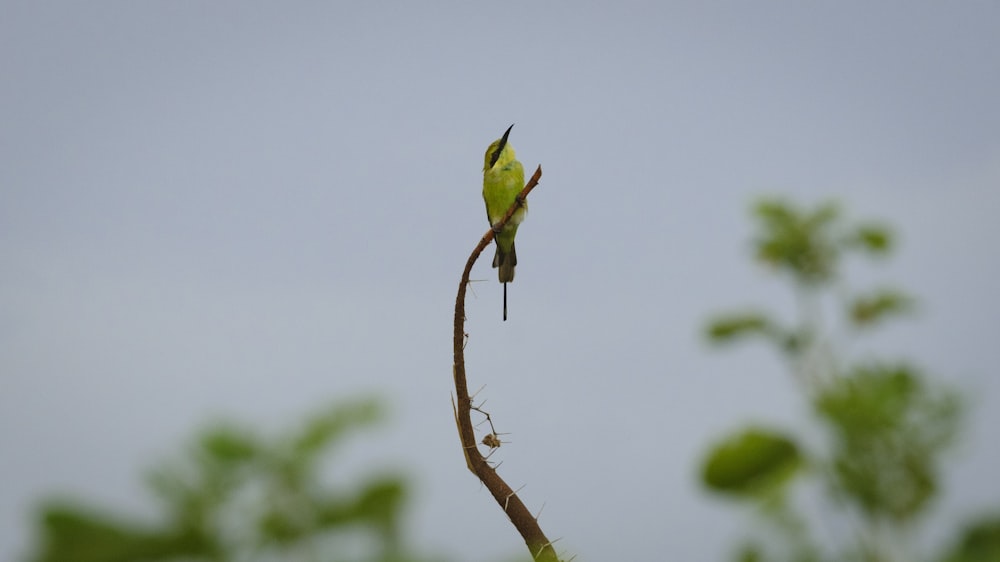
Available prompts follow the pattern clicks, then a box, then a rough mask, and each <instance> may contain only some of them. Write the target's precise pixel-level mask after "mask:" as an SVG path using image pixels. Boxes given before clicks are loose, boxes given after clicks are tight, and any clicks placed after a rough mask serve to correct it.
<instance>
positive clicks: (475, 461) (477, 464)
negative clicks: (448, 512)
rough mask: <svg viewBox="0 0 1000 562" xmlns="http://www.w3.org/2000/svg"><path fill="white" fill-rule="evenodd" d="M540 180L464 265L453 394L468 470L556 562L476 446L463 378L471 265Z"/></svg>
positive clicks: (535, 549)
mask: <svg viewBox="0 0 1000 562" xmlns="http://www.w3.org/2000/svg"><path fill="white" fill-rule="evenodd" d="M541 177H542V167H541V166H539V167H538V169H537V170H535V173H534V174H533V175H532V176H531V179H530V180H528V183H527V184H526V185H525V186H524V189H522V190H521V193H519V194H518V196H517V199H516V200H515V202H514V204H513V205H511V206H510V208H509V209H507V212H506V213H505V214H504V216H503V218H502V219H500V221H499V222H497V223H496V224H495V225H494V226H493V228H491V229H490V230H489V231H488V232H487V233H486V234H485V235H483V238H482V239H481V240H480V241H479V244H477V245H476V248H475V249H474V250H472V255H470V256H469V259H468V260H467V261H466V262H465V269H464V270H463V271H462V282H461V283H460V284H459V286H458V296H457V297H456V298H455V333H454V341H453V342H452V343H453V346H454V366H453V368H454V375H455V393H456V395H457V397H458V399H457V401H458V403H457V405H455V421H456V423H457V424H458V434H459V437H460V438H461V440H462V450H463V451H464V453H465V461H466V464H467V465H468V467H469V470H471V471H472V473H473V474H475V475H476V477H477V478H479V480H480V481H481V482H482V483H483V485H484V486H486V489H487V490H489V491H490V493H491V494H493V498H494V499H495V500H496V501H497V503H498V504H499V505H500V508H501V509H503V510H504V512H506V513H507V516H508V517H510V521H511V523H513V524H514V527H515V528H516V529H517V532H518V533H520V534H521V537H522V538H524V542H525V544H526V545H527V546H528V551H529V552H531V556H532V557H533V558H534V559H535V560H538V561H545V562H559V557H558V556H557V555H556V551H555V549H554V548H552V542H551V541H549V539H548V538H546V537H545V533H543V532H542V529H541V527H539V526H538V521H537V520H536V519H535V516H534V515H532V514H531V512H530V511H528V508H527V507H525V505H524V503H523V502H522V501H521V499H520V498H519V497H518V496H517V493H516V492H515V491H514V490H513V489H512V488H511V487H510V486H509V485H508V484H507V483H506V482H504V480H503V478H501V477H500V475H499V474H497V472H496V470H494V469H493V467H492V466H490V464H489V463H488V462H487V461H486V459H485V458H484V457H483V455H482V453H480V452H479V447H478V446H477V444H476V436H475V432H474V430H473V427H472V413H471V410H472V398H471V397H470V396H469V386H468V383H467V382H466V379H465V351H464V347H465V345H464V344H465V329H464V328H465V289H466V287H467V286H468V284H469V275H470V274H471V272H472V266H473V264H475V263H476V260H477V259H479V256H480V254H482V253H483V250H485V249H486V246H487V245H489V243H490V242H492V241H493V237H494V232H495V231H497V230H500V229H501V228H503V226H504V225H505V224H507V221H509V220H510V217H511V216H512V215H513V214H514V212H515V211H517V209H518V208H520V207H522V206H523V205H524V201H525V199H526V198H527V196H528V193H530V192H531V190H532V189H534V188H535V186H536V185H538V180H539V179H540V178H541Z"/></svg>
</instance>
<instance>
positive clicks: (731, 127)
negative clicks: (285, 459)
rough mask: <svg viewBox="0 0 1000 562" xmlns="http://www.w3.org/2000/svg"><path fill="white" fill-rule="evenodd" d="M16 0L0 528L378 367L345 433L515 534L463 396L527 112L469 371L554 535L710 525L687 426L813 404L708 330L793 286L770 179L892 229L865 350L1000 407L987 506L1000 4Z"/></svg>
mask: <svg viewBox="0 0 1000 562" xmlns="http://www.w3.org/2000/svg"><path fill="white" fill-rule="evenodd" d="M2 11H3V15H2V17H0V80H2V88H0V258H2V264H3V266H2V267H3V271H2V274H0V383H2V392H0V451H2V457H0V482H2V483H3V486H2V487H0V557H3V558H10V557H12V556H13V555H14V554H16V553H19V552H21V551H23V549H24V548H25V547H26V546H27V544H28V542H29V539H28V531H29V527H28V524H27V519H26V514H27V510H28V509H29V507H30V506H31V505H33V502H34V501H35V500H36V499H38V498H39V497H40V496H41V495H42V494H44V493H47V492H53V491H67V492H71V493H73V494H76V495H78V496H80V497H82V498H86V499H88V500H93V501H96V502H100V503H103V504H111V505H114V506H118V507H120V508H121V509H122V510H131V511H134V512H138V513H148V512H149V510H150V500H149V498H148V496H147V495H146V494H145V492H144V490H143V488H142V482H141V478H140V471H141V470H142V469H144V468H148V467H149V466H151V465H153V464H155V463H156V462H157V461H158V460H162V459H164V458H167V457H168V456H170V455H171V454H174V453H175V452H176V451H177V449H178V448H179V446H180V445H181V444H182V443H183V442H184V439H185V438H186V437H187V436H189V435H190V434H191V432H192V431H193V430H194V429H195V428H197V427H199V426H201V425H202V424H203V423H204V422H206V421H207V420H209V419H213V418H216V417H219V416H236V417H239V418H241V419H246V420H251V421H253V422H254V423H256V424H258V425H260V426H262V427H267V426H275V427H278V426H280V425H281V424H285V423H288V422H290V421H292V420H296V419H298V418H299V416H300V415H301V414H303V413H304V412H305V411H306V410H307V409H309V408H315V407H318V406H320V405H322V404H325V403H326V402H327V401H328V400H329V399H332V398H335V397H349V396H353V395H356V393H358V392H363V391H374V392H376V393H378V394H379V395H381V396H384V397H386V398H387V399H388V400H389V401H390V404H391V407H392V410H393V413H394V415H393V420H392V424H391V426H390V427H389V428H387V429H386V430H385V431H384V432H382V433H381V434H379V435H378V436H377V437H374V438H372V439H370V441H368V442H365V443H358V444H357V447H356V448H355V453H356V454H355V455H354V456H352V457H351V459H350V460H351V463H352V465H355V466H367V465H369V464H370V463H377V462H381V461H384V460H391V461H392V462H394V463H397V464H399V465H401V466H404V467H406V468H407V469H409V470H411V471H412V473H413V474H414V476H415V478H416V481H415V486H416V492H417V495H416V498H415V504H414V506H413V510H412V521H413V522H414V527H413V529H412V532H413V534H414V536H416V537H418V541H419V543H420V544H421V545H424V546H426V547H428V548H429V549H432V550H437V551H443V552H446V553H449V554H450V555H452V556H453V557H454V559H456V560H474V561H475V560H482V561H490V560H498V559H501V558H503V557H505V556H507V555H510V554H521V553H522V550H523V544H522V543H521V541H520V539H519V538H518V537H517V536H516V535H515V533H514V531H513V529H512V528H511V527H510V525H509V523H508V522H507V521H506V518H505V517H504V516H503V514H502V513H501V512H500V511H499V509H498V508H497V507H496V506H495V505H494V504H493V501H492V499H491V498H490V497H489V495H488V493H487V492H486V491H485V490H483V489H481V487H480V486H479V485H478V483H477V482H476V481H475V480H474V478H473V477H472V476H471V475H470V474H469V473H468V472H467V471H466V469H465V466H464V463H463V460H462V456H461V452H460V449H459V444H458V437H457V435H456V432H455V429H454V422H453V419H452V413H451V406H450V403H449V394H450V392H451V382H452V377H451V347H450V346H451V332H450V330H451V314H452V305H453V299H454V294H455V289H456V284H457V281H458V278H459V274H460V272H461V267H462V265H463V263H464V261H465V259H466V257H467V255H468V252H469V251H470V250H471V249H472V247H473V246H474V245H475V243H476V241H477V240H478V238H479V236H480V235H481V234H482V233H483V232H484V231H485V229H486V227H487V225H486V217H485V212H484V209H483V204H482V200H481V195H480V186H481V179H482V176H481V168H482V154H483V151H484V150H485V148H486V146H487V145H488V144H489V142H490V141H492V140H493V139H495V138H497V137H498V136H499V135H500V134H501V133H502V132H503V130H504V129H505V128H506V127H507V126H508V125H509V124H510V123H516V126H515V127H514V130H513V132H512V134H511V143H512V144H513V146H514V147H515V148H516V150H517V153H518V156H519V158H520V159H521V161H522V162H524V165H525V167H526V168H528V169H529V170H532V169H534V167H535V166H536V165H537V164H542V166H543V168H544V171H545V175H544V177H543V180H542V184H541V185H540V187H539V188H538V189H537V190H536V191H535V192H534V194H533V195H532V199H531V212H530V214H529V215H528V218H527V220H526V221H525V223H524V224H523V226H522V228H521V230H520V233H519V236H518V258H519V261H520V264H519V266H518V277H517V282H516V283H514V284H513V285H512V286H511V287H510V301H511V302H510V320H509V321H508V322H506V323H502V322H500V287H499V285H497V284H496V283H495V282H494V281H493V280H495V272H494V271H493V270H491V269H490V268H489V267H488V266H489V260H488V258H487V259H486V260H484V261H481V262H480V264H479V265H478V266H477V268H476V270H475V272H474V276H475V277H478V278H482V279H489V280H490V281H491V282H488V283H479V284H476V285H475V287H474V289H475V296H474V297H473V298H471V300H470V302H469V311H468V312H469V321H468V324H467V330H468V332H469V333H470V336H471V337H470V341H469V345H468V349H467V354H468V361H469V363H468V368H469V374H470V386H472V387H473V388H477V387H479V386H480V385H482V384H486V385H487V387H486V390H485V391H484V392H483V394H482V395H481V396H483V397H486V398H488V400H489V402H488V404H489V408H490V410H491V411H492V413H493V415H494V421H495V422H496V423H498V424H499V427H498V429H499V430H501V431H508V432H512V436H511V437H510V439H511V440H512V441H513V442H512V443H511V444H510V445H508V446H505V447H504V448H503V450H502V451H501V453H499V455H500V457H502V459H503V460H504V465H503V468H502V470H501V473H502V474H503V475H504V476H505V477H506V478H508V480H509V481H510V482H511V483H512V484H513V485H514V486H515V487H516V486H519V485H521V484H527V486H526V487H525V488H524V490H523V493H522V495H523V498H524V499H525V501H526V502H527V503H528V505H530V506H534V507H535V508H539V507H541V505H542V503H543V502H544V503H545V510H544V513H543V516H542V523H543V527H544V528H545V529H546V531H547V533H548V534H549V535H550V536H551V537H563V538H562V541H561V542H560V545H561V546H562V547H563V549H564V550H565V551H566V552H569V553H575V554H578V558H577V560H580V561H588V560H593V561H597V560H656V559H664V558H670V559H675V560H712V559H720V558H721V557H723V556H724V555H725V554H726V553H727V552H728V551H729V549H730V548H731V546H732V542H733V541H734V540H735V539H736V538H737V537H738V536H739V535H740V529H741V528H742V527H743V523H745V521H746V520H745V519H744V518H742V517H741V515H740V513H739V512H737V511H736V510H733V509H730V506H728V505H727V504H726V503H724V502H722V501H719V500H717V499H714V498H710V497H707V496H705V495H704V494H703V493H701V492H700V491H699V489H698V488H697V486H696V480H695V472H696V468H697V464H698V460H699V458H700V456H701V454H702V453H703V451H704V450H705V448H706V447H707V445H708V442H709V440H711V439H713V438H716V437H719V436H720V435H722V434H724V433H725V432H726V431H728V430H730V429H733V428H735V427H738V426H739V425H740V424H741V423H744V422H746V421H751V420H753V421H762V422H770V423H774V424H788V425H792V424H797V423H799V422H800V420H801V419H802V417H803V407H802V405H801V401H800V399H799V397H798V396H797V395H796V394H795V392H794V388H793V386H792V384H791V382H790V381H789V379H788V377H787V375H786V374H785V372H784V371H783V370H782V369H781V368H780V365H779V363H778V362H777V361H776V360H775V358H774V357H773V356H772V355H771V354H769V353H767V352H766V351H765V350H763V349H757V348H753V347H741V348H739V349H736V350H733V351H730V352H727V353H721V354H715V353H711V352H710V351H709V350H708V349H707V347H706V346H705V345H704V344H703V342H702V341H701V340H700V337H699V333H700V328H701V326H702V324H703V321H704V319H705V317H706V316H707V315H708V314H710V313H712V312H715V311H718V310H722V309H727V308H731V307H732V306H739V305H744V304H752V303H764V304H767V305H769V306H772V307H775V308H779V309H781V310H784V311H788V310H789V309H790V306H791V299H790V297H789V296H788V294H787V292H786V291H784V288H783V287H781V286H780V285H779V282H778V281H777V280H776V279H774V278H773V277H772V276H770V275H769V274H767V273H765V272H762V271H759V270H756V269H754V268H753V266H751V264H750V262H749V259H748V235H749V233H750V223H749V219H748V217H747V207H748V204H749V202H751V201H752V200H753V199H754V197H756V196H759V195H761V194H764V193H781V194H787V195H788V196H790V197H793V198H795V199H796V200H799V201H802V202H807V203H813V202H817V201H820V200H822V199H824V198H826V197H830V196H837V197H839V198H841V199H842V200H843V201H844V202H845V204H847V205H848V208H849V209H850V210H851V211H852V212H853V213H854V215H855V216H858V217H877V218H882V219H884V220H886V221H888V222H889V223H891V224H893V225H895V226H896V227H897V228H898V232H899V234H900V236H901V244H900V248H899V252H898V254H897V257H896V258H895V259H894V260H892V261H891V262H889V263H888V264H886V265H884V266H878V267H875V268H871V269H862V268H858V271H859V277H857V278H856V281H857V283H858V284H861V283H862V282H865V283H867V282H895V283H898V284H901V285H903V286H905V287H906V288H907V289H909V290H910V291H911V292H913V293H914V294H915V295H917V296H918V297H919V298H920V300H921V302H922V306H921V308H920V312H919V314H918V315H917V316H916V317H915V318H914V319H912V320H911V321H908V322H905V323H901V324H897V325H895V326H891V327H889V328H887V329H886V330H885V331H884V332H883V333H882V334H881V335H880V336H878V337H877V338H875V341H874V343H873V344H872V345H873V346H875V345H877V346H878V349H879V350H880V353H883V354H884V355H886V356H888V357H890V358H896V357H899V356H906V357H911V358H913V359H914V360H916V361H919V362H920V363H921V364H923V365H924V366H925V367H926V368H927V370H928V371H930V372H932V373H935V374H937V375H940V376H941V377H942V378H944V379H946V380H948V381H951V382H954V383H956V384H958V385H960V387H961V388H962V389H963V390H964V391H965V392H966V393H968V395H969V396H970V397H973V399H972V402H973V405H974V406H975V408H976V414H975V416H974V418H973V420H972V421H973V424H974V425H973V429H972V431H971V432H970V434H969V437H970V439H969V441H968V442H967V443H966V444H965V446H964V447H963V448H962V450H961V452H960V455H959V460H958V462H957V464H956V465H955V466H954V469H953V470H952V471H951V472H950V477H949V479H948V488H947V492H948V496H947V498H948V499H947V500H946V501H945V502H944V504H943V505H942V511H941V515H939V516H938V517H937V518H935V519H933V520H932V522H931V529H932V535H933V534H934V533H938V534H942V533H945V530H946V529H947V528H949V527H950V526H951V524H952V523H953V521H952V519H954V517H955V516H956V514H965V513H968V514H974V513H976V512H977V511H978V510H981V509H984V508H986V507H988V506H997V505H1000V489H998V488H997V487H996V485H995V475H996V474H1000V450H998V447H997V445H996V439H995V435H991V433H992V431H993V429H995V428H996V427H1000V382H998V381H997V378H996V372H995V351H996V350H995V348H996V345H997V336H998V334H997V327H996V323H997V320H998V319H1000V299H997V298H996V291H995V288H996V283H997V279H998V278H1000V252H997V250H996V248H995V245H996V241H997V240H998V239H1000V226H998V224H1000V222H998V220H997V218H996V217H997V213H998V212H1000V111H998V109H997V100H1000V71H998V69H1000V40H998V39H997V22H998V21H1000V7H998V5H997V4H996V3H990V2H976V3H973V2H968V3H962V4H959V5H956V4H948V5H944V4H940V3H906V4H900V3H893V4H891V5H886V6H875V5H872V4H870V3H861V2H858V3H843V2H841V3H836V5H835V6H834V5H827V6H817V5H815V4H812V3H810V4H808V5H806V4H796V5H792V4H790V3H778V2H774V3H759V2H758V3H752V4H751V3H747V2H728V3H726V2H719V3H703V2H690V3H673V4H671V3H654V2H646V3H618V4H616V5H615V6H613V7H612V6H608V5H606V3H587V2H583V3H581V2H573V3H562V4H561V5H559V4H556V3H548V4H545V5H543V4H541V3H517V2H505V3H502V4H497V3H482V4H480V5H478V6H477V5H472V4H470V3H459V2H455V3H451V5H444V4H440V5H438V6H436V7H430V6H428V5H426V4H425V5H416V4H412V3H411V4H404V5H397V6H392V7H389V6H382V7H378V6H376V5H375V4H371V3H370V4H368V5H365V6H364V7H360V6H357V7H352V6H349V5H347V4H339V3H280V4H277V3H270V4H265V3H247V2H231V1H225V2H213V3H194V2H87V3H84V2H61V3H60V2H51V3H39V2H5V3H4V5H3V8H2ZM862 351H863V350H862ZM455 529H459V530H460V532H461V535H460V536H462V537H463V540H462V542H460V543H459V542H456V541H455V540H454V537H455V536H459V535H456V534H455Z"/></svg>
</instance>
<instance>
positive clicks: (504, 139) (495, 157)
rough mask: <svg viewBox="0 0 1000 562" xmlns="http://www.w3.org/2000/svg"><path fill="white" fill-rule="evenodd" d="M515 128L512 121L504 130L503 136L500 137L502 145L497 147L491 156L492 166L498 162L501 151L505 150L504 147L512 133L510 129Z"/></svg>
mask: <svg viewBox="0 0 1000 562" xmlns="http://www.w3.org/2000/svg"><path fill="white" fill-rule="evenodd" d="M513 128H514V124H513V123H511V124H510V127H507V130H506V131H504V132H503V136H502V137H500V146H498V147H497V149H496V150H495V151H494V152H493V156H491V157H490V168H492V167H493V165H494V164H496V163H497V160H498V159H499V158H500V153H501V152H503V147H505V146H507V137H508V136H509V135H510V130H511V129H513Z"/></svg>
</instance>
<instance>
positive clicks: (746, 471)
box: [702, 428, 803, 496]
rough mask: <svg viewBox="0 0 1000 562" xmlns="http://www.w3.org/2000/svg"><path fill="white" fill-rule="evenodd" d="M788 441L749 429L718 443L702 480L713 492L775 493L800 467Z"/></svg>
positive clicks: (775, 435) (763, 431) (799, 456)
mask: <svg viewBox="0 0 1000 562" xmlns="http://www.w3.org/2000/svg"><path fill="white" fill-rule="evenodd" d="M802 462H803V460H802V456H801V454H800V453H799V448H798V447H797V446H796V445H795V442H793V441H792V440H791V439H790V438H789V437H786V436H785V435H782V434H780V433H777V432H774V431H769V430H765V429H760V428H751V429H748V430H745V431H743V432H742V433H740V434H737V435H734V436H731V437H729V438H727V439H725V440H723V441H722V442H720V443H718V444H717V445H716V446H715V447H714V448H713V449H712V451H711V452H710V453H709V455H708V458H707V459H706V460H705V463H704V465H703V467H702V480H703V482H704V483H705V485H706V486H708V487H709V488H710V489H712V490H715V491H717V492H721V493H726V494H732V495H736V496H753V495H758V494H766V493H768V492H771V491H775V490H777V489H778V488H780V487H781V486H782V485H784V484H785V483H786V482H787V481H788V480H789V479H790V478H791V476H793V475H794V474H795V472H796V471H797V469H798V468H799V467H800V466H801V465H802Z"/></svg>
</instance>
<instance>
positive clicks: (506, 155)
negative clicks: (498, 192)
mask: <svg viewBox="0 0 1000 562" xmlns="http://www.w3.org/2000/svg"><path fill="white" fill-rule="evenodd" d="M513 128H514V125H511V126H510V127H507V130H506V131H504V132H503V136H502V137H500V138H498V139H497V140H495V141H493V142H492V143H490V147H489V148H487V149H486V156H485V158H484V160H483V171H484V172H485V171H487V170H490V169H492V168H493V167H494V166H497V165H499V166H501V167H502V166H505V165H506V164H507V163H508V162H510V161H512V160H514V147H512V146H510V145H509V144H507V137H508V136H509V135H510V130H511V129H513Z"/></svg>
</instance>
